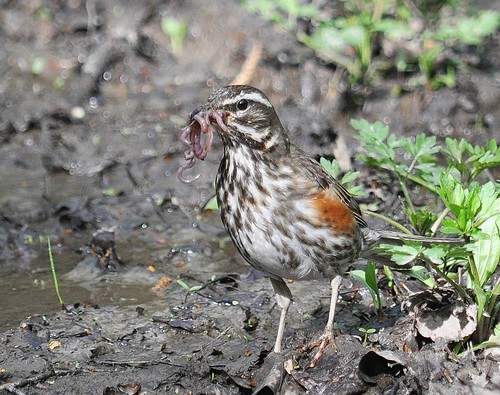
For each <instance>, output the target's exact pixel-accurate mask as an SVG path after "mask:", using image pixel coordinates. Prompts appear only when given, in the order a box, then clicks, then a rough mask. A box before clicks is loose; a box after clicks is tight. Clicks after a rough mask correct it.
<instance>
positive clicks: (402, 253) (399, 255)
mask: <svg viewBox="0 0 500 395" xmlns="http://www.w3.org/2000/svg"><path fill="white" fill-rule="evenodd" d="M420 247H421V246H420ZM377 249H379V250H381V251H385V252H388V253H390V254H391V260H392V261H393V262H394V263H396V264H397V265H401V266H405V265H407V264H408V263H410V262H412V261H414V260H415V259H417V257H418V254H419V253H420V249H419V248H416V247H415V246H413V245H402V246H398V245H392V244H381V245H380V247H378V248H377Z"/></svg>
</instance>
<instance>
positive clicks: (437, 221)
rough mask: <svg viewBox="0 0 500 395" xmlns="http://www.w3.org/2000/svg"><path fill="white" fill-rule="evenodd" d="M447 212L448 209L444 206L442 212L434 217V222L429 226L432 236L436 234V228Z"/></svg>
mask: <svg viewBox="0 0 500 395" xmlns="http://www.w3.org/2000/svg"><path fill="white" fill-rule="evenodd" d="M449 212H450V209H449V208H445V209H444V210H443V212H442V213H441V214H440V215H439V217H438V218H437V219H436V222H434V224H433V225H432V227H431V233H432V235H433V236H434V235H435V234H436V232H437V230H438V228H439V227H440V226H441V223H442V222H443V220H444V219H445V217H446V216H447V215H448V213H449Z"/></svg>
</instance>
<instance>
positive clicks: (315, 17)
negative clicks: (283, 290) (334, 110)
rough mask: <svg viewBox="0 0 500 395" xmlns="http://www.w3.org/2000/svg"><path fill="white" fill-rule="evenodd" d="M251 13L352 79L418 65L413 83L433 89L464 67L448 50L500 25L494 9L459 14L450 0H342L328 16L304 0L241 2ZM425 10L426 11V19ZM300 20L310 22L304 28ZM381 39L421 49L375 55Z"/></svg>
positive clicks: (451, 80)
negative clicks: (419, 0) (418, 23)
mask: <svg viewBox="0 0 500 395" xmlns="http://www.w3.org/2000/svg"><path fill="white" fill-rule="evenodd" d="M241 3H242V4H243V5H244V6H245V7H246V8H247V9H248V10H249V11H250V12H254V13H259V14H260V15H262V16H263V17H264V18H265V19H266V20H268V21H270V22H273V23H277V24H279V25H281V26H283V27H284V28H285V29H287V30H290V31H292V32H294V33H295V34H296V37H297V39H298V40H299V41H300V42H302V43H303V44H305V45H306V46H308V47H310V48H312V49H313V50H314V51H315V52H316V54H317V55H318V56H319V57H321V58H323V59H325V60H326V61H328V62H333V63H335V64H337V65H339V66H341V67H343V68H344V69H346V70H347V72H348V74H349V82H350V83H351V84H354V83H358V82H370V81H371V80H372V79H373V76H374V75H375V74H376V73H377V72H379V71H381V70H383V69H387V68H390V67H396V69H397V70H398V71H399V72H412V73H413V72H414V71H415V69H416V68H417V67H418V68H419V69H420V72H421V74H420V75H417V76H416V77H415V78H410V81H409V82H410V86H411V85H418V86H420V85H425V86H429V87H431V88H433V89H438V88H441V87H444V86H446V87H453V86H455V83H456V70H457V68H458V67H461V61H460V57H459V56H454V55H453V51H446V49H447V48H450V47H452V46H456V45H457V44H460V43H463V44H465V45H474V46H479V45H481V44H482V43H483V42H484V40H485V39H486V38H487V37H488V36H491V35H492V34H493V33H494V32H495V31H496V30H497V29H498V27H499V26H500V13H498V12H497V11H493V10H488V11H481V12H479V13H478V14H476V15H472V16H469V15H461V14H458V13H459V12H461V11H462V10H460V9H459V8H458V7H457V5H458V3H457V2H456V1H454V0H448V1H446V2H445V3H448V5H449V6H451V10H452V11H453V12H451V13H450V12H449V10H450V7H447V8H445V9H446V10H448V11H446V12H440V9H441V7H442V5H443V3H444V2H437V3H439V4H438V5H437V7H436V6H435V4H434V3H436V2H427V3H428V4H427V5H425V4H422V5H423V6H424V7H423V9H422V10H419V9H418V8H417V7H415V5H414V4H413V3H411V2H398V1H394V0H344V1H342V2H340V4H339V7H338V9H339V10H340V15H337V16H335V17H334V18H332V17H328V16H327V14H326V13H324V12H323V10H322V9H320V8H318V7H317V6H316V5H313V4H304V3H303V2H301V1H300V0H277V1H274V2H271V1H267V0H255V1H250V0H241ZM422 11H423V12H424V13H426V15H425V17H423V15H422ZM299 19H302V20H304V21H305V22H307V23H308V25H307V26H308V28H307V29H302V30H301V25H299V24H298V23H297V21H298V20H299ZM415 19H420V20H426V21H428V22H427V26H425V30H424V31H423V32H421V31H420V30H418V29H416V28H414V27H413V25H414V24H412V23H410V22H411V20H415ZM383 40H386V41H389V42H401V41H404V40H407V41H410V40H412V41H416V42H417V43H418V44H419V45H420V53H418V54H416V57H415V56H413V58H412V57H411V56H410V57H406V56H404V55H400V56H396V58H395V59H394V60H392V59H385V60H383V61H378V60H375V59H374V54H375V49H376V48H377V47H380V46H381V45H382V42H383Z"/></svg>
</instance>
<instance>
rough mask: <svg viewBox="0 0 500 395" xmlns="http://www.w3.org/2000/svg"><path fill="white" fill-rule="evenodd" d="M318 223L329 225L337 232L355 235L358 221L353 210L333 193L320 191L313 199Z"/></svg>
mask: <svg viewBox="0 0 500 395" xmlns="http://www.w3.org/2000/svg"><path fill="white" fill-rule="evenodd" d="M312 206H313V207H314V208H315V209H316V210H317V218H316V219H317V220H318V223H319V224H321V225H323V226H325V225H326V226H329V227H331V228H332V229H333V231H334V233H336V234H343V235H344V236H354V234H355V233H356V231H357V223H356V219H355V218H354V214H353V213H352V211H351V210H350V209H349V207H347V205H346V204H344V203H343V202H342V201H341V200H340V199H338V198H337V197H336V196H335V195H333V194H332V193H327V192H320V193H318V194H317V195H316V197H315V198H313V200H312Z"/></svg>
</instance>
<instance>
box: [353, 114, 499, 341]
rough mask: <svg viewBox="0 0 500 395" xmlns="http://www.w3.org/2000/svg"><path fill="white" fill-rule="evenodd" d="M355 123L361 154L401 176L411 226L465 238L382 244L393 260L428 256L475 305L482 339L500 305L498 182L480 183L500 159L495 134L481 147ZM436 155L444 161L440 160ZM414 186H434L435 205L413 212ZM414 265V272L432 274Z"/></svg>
mask: <svg viewBox="0 0 500 395" xmlns="http://www.w3.org/2000/svg"><path fill="white" fill-rule="evenodd" d="M351 125H352V126H353V127H354V128H355V129H356V130H358V132H359V136H358V137H357V138H358V139H359V140H360V141H362V142H363V143H364V147H365V150H366V153H364V154H361V155H360V156H359V158H360V159H361V160H362V161H364V162H365V163H366V164H368V165H371V166H378V167H381V168H384V169H387V170H390V171H392V172H394V174H395V175H396V177H397V179H398V181H399V184H400V186H401V190H402V192H403V196H404V199H405V200H404V201H405V203H406V206H407V207H406V213H407V214H408V219H409V220H410V222H411V225H412V226H413V228H414V229H418V230H419V231H420V232H421V233H424V234H428V235H434V234H435V233H436V232H437V231H440V232H442V233H446V234H453V235H458V236H461V237H463V238H464V240H465V241H466V242H467V244H466V245H465V246H460V245H434V246H427V245H422V244H420V243H407V244H406V245H404V246H393V245H382V246H380V248H381V249H383V250H385V251H389V252H390V253H391V254H392V260H393V261H394V262H395V263H396V264H401V265H403V264H406V263H408V262H410V261H413V260H417V259H420V260H423V261H424V262H426V263H427V264H428V265H429V266H431V267H432V268H433V269H434V270H435V271H436V272H437V273H438V275H439V276H440V277H441V278H443V279H444V280H446V281H447V282H448V283H449V284H450V285H451V286H452V287H453V288H454V289H455V290H456V291H457V293H458V294H459V295H460V296H461V297H462V298H463V299H464V300H465V301H466V302H467V303H475V304H476V305H477V306H478V315H477V330H476V332H475V333H474V335H473V337H472V339H471V340H472V341H473V343H474V344H481V343H482V342H484V341H485V340H486V339H487V338H488V336H489V334H490V333H491V331H492V330H493V328H494V327H495V325H497V320H498V311H499V310H500V302H499V295H500V283H498V282H497V283H494V282H493V283H492V281H491V279H492V276H493V274H494V273H495V271H496V270H497V269H498V265H499V261H500V184H499V183H498V182H497V183H493V182H491V181H486V182H482V183H480V181H479V179H480V176H481V175H482V173H483V172H484V171H485V170H487V169H489V168H492V167H496V166H499V165H500V149H499V147H498V145H497V143H496V142H495V141H494V140H491V141H489V142H488V144H487V145H486V146H485V147H483V146H473V145H471V144H470V143H468V142H466V141H465V140H460V141H459V140H456V139H450V138H447V139H446V140H445V146H444V147H443V146H441V145H439V144H437V142H436V138H435V137H429V136H425V135H423V134H421V135H418V136H417V137H416V138H414V139H413V138H410V137H396V136H395V135H393V134H390V133H389V129H388V127H387V126H385V125H383V124H381V123H380V122H375V123H373V124H370V123H368V122H367V121H365V120H353V121H351ZM438 154H440V155H441V156H442V157H444V158H445V160H446V163H447V166H443V165H440V164H439V162H438V156H437V155H438ZM415 184H417V185H419V186H420V187H423V188H424V189H426V190H427V191H429V192H430V194H431V196H433V198H434V201H435V202H436V204H435V205H434V207H431V208H426V209H420V210H416V208H415V205H414V203H413V202H412V199H411V195H410V192H409V186H410V185H415ZM433 210H434V211H435V210H441V211H440V212H439V213H435V212H434V211H433ZM403 229H404V228H403ZM406 231H407V232H409V231H408V230H406ZM417 268H418V270H417V272H414V273H413V275H415V276H416V277H417V276H418V275H421V276H422V278H424V277H427V274H426V273H423V272H422V273H420V274H419V272H418V271H420V270H422V269H420V268H419V267H417ZM414 269H415V268H414ZM417 278H418V277H417ZM464 280H465V281H464ZM428 285H431V284H430V283H429V282H428ZM469 289H472V290H473V296H469V292H468V290H469Z"/></svg>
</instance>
